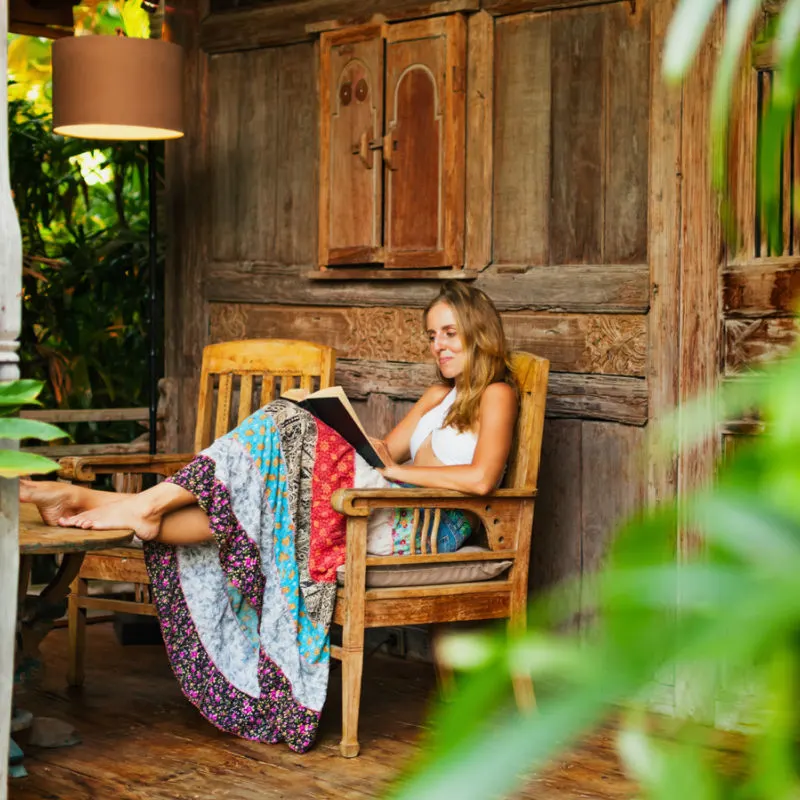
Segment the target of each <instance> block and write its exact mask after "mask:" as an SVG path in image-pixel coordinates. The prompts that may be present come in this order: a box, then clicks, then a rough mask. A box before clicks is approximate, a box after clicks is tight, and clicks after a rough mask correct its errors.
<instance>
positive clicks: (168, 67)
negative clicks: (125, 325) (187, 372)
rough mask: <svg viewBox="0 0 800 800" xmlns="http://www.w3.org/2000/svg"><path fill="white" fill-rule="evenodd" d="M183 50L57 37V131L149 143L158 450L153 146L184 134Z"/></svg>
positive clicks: (153, 406) (152, 412)
mask: <svg viewBox="0 0 800 800" xmlns="http://www.w3.org/2000/svg"><path fill="white" fill-rule="evenodd" d="M182 62H183V51H182V50H181V48H180V47H179V46H178V45H176V44H173V43H171V42H167V41H165V40H163V39H133V38H128V37H125V36H75V37H66V38H63V39H57V40H56V41H55V42H54V43H53V131H54V133H58V134H61V135H62V136H76V137H80V138H84V139H104V140H112V141H113V140H116V141H119V140H123V139H132V140H138V141H145V140H146V141H147V143H148V145H147V183H148V198H149V200H148V204H149V212H148V215H149V229H148V272H149V274H148V280H149V293H150V297H149V317H150V320H149V325H148V374H149V420H150V453H151V454H155V452H156V427H157V419H156V417H157V408H158V376H159V363H158V345H159V338H160V336H159V333H160V329H161V315H160V314H159V307H158V298H159V297H160V295H161V292H160V291H159V289H160V285H159V284H160V283H162V282H161V281H159V276H158V258H157V252H156V239H157V236H158V227H157V226H158V209H157V191H156V189H157V187H156V174H155V172H156V166H155V164H156V159H155V152H154V151H155V145H154V142H155V141H157V140H164V139H177V138H179V137H181V136H183V123H182V115H181V110H182V80H183V63H182Z"/></svg>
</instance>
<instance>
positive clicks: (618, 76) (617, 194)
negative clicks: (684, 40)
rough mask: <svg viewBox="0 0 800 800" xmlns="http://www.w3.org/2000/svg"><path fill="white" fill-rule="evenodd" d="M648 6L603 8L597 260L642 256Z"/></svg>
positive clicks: (647, 121)
mask: <svg viewBox="0 0 800 800" xmlns="http://www.w3.org/2000/svg"><path fill="white" fill-rule="evenodd" d="M650 8H651V6H650V5H649V4H648V3H645V2H642V3H639V4H638V5H637V7H636V13H635V14H632V13H631V8H630V6H629V5H628V4H627V3H617V4H615V5H612V6H609V7H608V8H605V9H603V14H604V17H605V31H604V37H605V49H604V53H603V63H604V81H605V86H604V89H603V96H604V98H605V102H604V109H605V127H604V140H605V155H604V160H603V161H604V164H603V167H604V168H603V173H604V174H603V187H604V190H603V203H604V209H603V261H604V262H609V263H612V264H626V263H629V264H635V263H639V262H641V261H644V260H645V259H646V258H647V199H648V182H647V178H648V175H647V172H648V154H649V146H648V144H649V143H648V136H649V132H650V84H651V77H650Z"/></svg>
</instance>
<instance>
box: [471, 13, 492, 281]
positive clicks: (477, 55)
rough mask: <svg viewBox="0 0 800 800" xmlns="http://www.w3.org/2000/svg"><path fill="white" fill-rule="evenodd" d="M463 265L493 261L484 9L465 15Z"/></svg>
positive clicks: (488, 46) (488, 27) (488, 43)
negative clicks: (465, 131) (465, 95)
mask: <svg viewBox="0 0 800 800" xmlns="http://www.w3.org/2000/svg"><path fill="white" fill-rule="evenodd" d="M466 157H467V167H466V200H465V214H466V222H465V231H464V236H465V241H464V266H465V268H466V269H470V270H481V269H484V267H487V266H488V265H489V264H490V263H491V262H492V206H491V204H489V203H487V198H488V197H491V196H492V183H493V174H494V19H492V17H491V16H489V15H488V14H486V13H485V12H482V11H481V12H479V13H477V14H472V15H470V16H469V17H468V18H467V142H466Z"/></svg>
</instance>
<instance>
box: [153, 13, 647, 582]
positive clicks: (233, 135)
mask: <svg viewBox="0 0 800 800" xmlns="http://www.w3.org/2000/svg"><path fill="white" fill-rule="evenodd" d="M386 1H387V2H388V0H386ZM653 2H654V0H647V1H645V0H640V1H639V2H637V3H636V4H635V10H633V7H632V4H630V3H629V2H612V3H605V4H599V5H586V4H585V3H581V2H580V0H576V2H575V3H573V4H572V5H574V6H577V7H575V8H553V10H546V11H524V12H523V13H515V14H504V13H503V5H502V4H497V9H499V12H498V10H497V9H495V13H497V15H496V16H494V17H493V18H492V19H493V23H494V37H495V45H494V70H495V72H494V82H493V90H494V149H493V154H492V155H493V163H494V174H493V190H492V193H491V196H490V197H487V198H486V202H487V203H491V204H492V206H493V215H492V238H491V249H492V264H491V265H490V266H489V267H488V268H487V269H485V270H484V271H482V272H481V273H480V274H479V276H478V277H477V279H476V280H475V284H476V285H478V286H480V287H481V288H483V289H484V290H485V291H487V292H488V293H489V295H490V296H491V297H492V298H493V299H494V300H495V302H496V303H497V305H498V307H499V308H500V310H501V312H502V314H503V319H504V323H505V326H506V329H507V331H508V333H509V337H510V340H511V342H512V345H513V346H514V347H517V348H523V349H530V350H532V351H535V352H537V353H539V354H540V355H543V356H546V357H547V358H549V359H550V360H551V362H552V370H553V372H552V377H551V385H550V391H549V394H548V422H547V424H546V429H545V440H544V454H543V460H542V469H541V476H540V501H539V504H538V507H537V512H536V521H535V531H534V534H535V539H534V541H535V544H534V557H533V564H532V571H531V574H532V579H531V580H532V585H533V586H535V587H537V588H538V587H542V586H545V585H548V584H550V583H552V582H553V581H555V580H557V579H560V578H563V577H566V576H568V575H575V574H582V573H583V572H586V571H588V570H590V569H592V568H593V567H595V566H596V565H597V564H598V563H599V562H600V561H601V560H602V557H603V553H604V552H605V545H606V542H607V540H608V537H609V536H610V534H611V532H612V530H613V528H614V526H615V524H616V522H617V520H618V519H619V518H620V516H622V515H624V514H626V513H628V512H629V511H630V510H631V509H633V508H634V507H636V506H637V505H639V504H640V503H641V502H643V498H644V493H645V484H646V472H647V470H646V466H645V465H644V463H643V462H642V461H641V448H642V445H643V442H644V432H645V426H646V423H647V421H648V418H649V411H648V383H647V374H648V369H649V364H648V352H649V341H650V337H651V331H650V330H649V324H648V311H649V309H650V266H649V264H648V228H647V213H648V153H649V146H648V142H649V135H650V134H649V125H650V103H651V96H650V95H651V86H650V75H651V69H650V62H651V53H650V37H651V30H650V24H651V20H650V8H651V6H652V5H653ZM395 4H397V3H395ZM477 5H478V4H477V3H476V4H475V7H476V8H477ZM534 5H537V4H536V3H531V4H530V6H534ZM539 5H542V4H539ZM553 5H555V6H559V5H563V4H560V3H555V4H551V7H552V6H553ZM512 6H513V4H512ZM530 6H529V7H530ZM267 9H272V6H268V7H266V8H265V13H266V11H267ZM512 10H513V9H512ZM238 13H241V14H245V13H246V14H250V13H251V12H250V11H248V12H229V13H228V14H227V16H226V17H225V19H226V20H228V22H229V21H230V20H231V19H234V18H235V17H236V14H238ZM269 13H270V14H273V15H274V14H275V13H276V12H275V11H274V10H270V11H269ZM221 18H222V15H220V19H221ZM215 19H216V16H215V15H214V14H212V15H211V16H210V17H208V18H207V20H206V22H204V23H203V25H204V26H205V28H204V30H205V33H204V34H203V33H201V43H202V42H203V41H206V40H207V39H208V38H209V37H210V36H211V35H212V33H211V32H213V30H214V25H215ZM241 19H243V17H241ZM228 22H226V26H225V31H226V32H225V36H226V37H228V38H226V39H225V42H226V43H225V49H226V50H227V51H226V52H221V51H220V50H219V49H217V48H215V47H212V46H211V45H209V44H208V42H206V50H207V52H203V51H202V50H195V51H194V52H195V53H196V54H197V55H196V58H197V62H196V67H195V69H196V70H199V74H200V75H201V76H202V78H198V77H197V76H195V78H194V83H192V84H191V85H190V90H191V91H192V92H194V95H193V101H194V103H195V106H194V109H193V110H192V113H193V114H194V119H195V122H194V125H193V127H192V128H191V129H192V130H193V131H196V135H195V139H194V140H193V141H194V144H193V147H194V150H193V151H192V153H193V158H194V161H193V162H192V163H188V161H186V160H185V161H184V163H183V165H182V167H181V169H182V170H183V173H182V174H183V175H184V178H183V181H184V188H183V189H182V191H183V192H184V195H183V196H184V198H185V201H186V205H192V204H195V205H196V207H198V208H202V209H205V211H204V212H203V213H202V214H200V213H199V212H198V216H197V219H198V220H200V221H201V223H202V224H200V225H197V224H195V223H194V221H193V220H192V218H191V215H190V212H189V211H188V210H187V209H186V207H181V215H182V216H180V217H179V218H178V220H177V224H176V228H174V230H175V235H176V237H177V238H178V239H179V240H180V241H181V245H180V248H181V252H183V253H184V255H182V257H181V259H180V260H179V265H180V269H179V270H177V271H176V272H175V274H174V275H173V277H172V278H171V284H170V287H171V288H170V299H169V301H168V314H167V323H168V344H167V350H168V352H170V349H171V347H172V345H171V344H170V342H179V343H181V344H180V347H179V348H178V349H176V351H175V353H174V355H172V356H171V357H170V361H169V368H170V370H171V372H172V373H173V374H181V375H182V376H183V377H184V383H185V385H186V387H187V388H186V389H185V398H184V401H185V403H186V406H185V407H186V408H187V414H186V419H185V420H184V424H183V427H182V433H181V435H182V437H183V438H182V445H183V446H188V445H189V444H190V441H191V436H190V422H189V420H190V419H191V415H190V413H188V409H191V408H192V404H191V403H190V402H189V399H190V396H191V386H190V383H189V377H188V376H189V374H190V373H191V372H192V371H193V370H195V369H196V364H197V360H198V358H199V353H200V350H201V348H202V346H203V345H204V344H206V343H208V342H210V341H221V340H228V339H237V338H244V337H259V336H288V337H301V338H308V339H313V340H317V341H321V342H325V343H327V344H330V345H333V346H335V347H336V349H337V352H338V355H339V367H338V379H339V380H340V382H341V383H342V384H343V385H344V386H345V387H346V389H347V391H348V393H349V394H350V395H351V396H352V397H353V398H354V399H355V401H356V404H357V405H358V410H359V413H360V414H363V416H364V419H365V422H366V424H367V427H368V428H370V429H371V430H372V431H373V432H375V433H383V432H385V431H386V429H387V428H388V427H390V426H391V425H392V424H394V422H395V421H396V420H397V419H399V418H400V417H401V416H402V415H403V414H404V413H405V412H406V411H407V410H408V408H409V407H410V404H411V403H412V402H413V400H414V399H415V398H416V397H418V396H419V394H420V393H421V391H422V389H423V388H424V387H425V386H426V385H427V383H428V382H429V381H430V380H431V377H432V375H433V370H432V368H431V367H430V365H429V364H428V362H427V353H426V346H425V342H424V339H423V337H422V333H421V321H422V320H421V309H422V308H423V307H424V306H425V305H426V304H427V302H428V301H429V299H430V298H431V297H432V296H433V295H434V294H435V293H436V291H437V286H438V284H437V282H436V281H420V280H405V281H395V280H391V281H389V280H383V281H379V280H374V281H312V280H308V279H307V277H306V274H307V273H308V272H309V270H311V269H313V268H314V266H315V265H314V259H315V252H316V230H317V209H316V202H317V201H316V198H317V149H318V142H317V91H318V88H317V81H316V63H317V49H316V45H315V43H314V42H313V41H301V42H297V43H294V44H288V45H286V46H275V47H261V48H259V47H253V44H252V43H253V36H254V35H256V34H254V33H253V32H252V31H250V32H249V33H246V34H245V33H244V32H243V33H242V34H241V36H242V42H243V44H242V47H241V49H237V47H236V44H235V41H234V42H233V43H232V42H231V40H230V37H231V36H232V35H233V34H232V33H231V31H234V30H235V29H234V28H233V27H231V25H229V24H228ZM231 24H232V23H231ZM217 30H222V29H221V28H219V27H218V28H217ZM220 35H221V34H220ZM204 37H205V39H204ZM245 39H246V42H247V43H246V44H245V43H244V42H245ZM191 102H192V101H191V100H190V104H191ZM186 175H194V177H195V180H194V181H190V180H188V179H187V178H186V177H185V176H186ZM194 193H196V194H194ZM176 202H177V201H176ZM178 205H180V204H179V203H178ZM193 207H194V206H193ZM189 254H190V255H191V263H190V260H189V257H188V256H189ZM182 281H185V282H186V285H188V286H190V287H191V291H195V287H197V289H198V291H199V292H200V298H201V302H200V305H201V306H202V308H197V307H192V308H189V301H187V300H186V298H185V297H183V298H182V297H181V295H182V292H183V291H184V288H183V286H184V284H183V283H182ZM169 304H171V306H169ZM170 308H171V309H172V313H170V312H169V309H170ZM170 337H171V338H170Z"/></svg>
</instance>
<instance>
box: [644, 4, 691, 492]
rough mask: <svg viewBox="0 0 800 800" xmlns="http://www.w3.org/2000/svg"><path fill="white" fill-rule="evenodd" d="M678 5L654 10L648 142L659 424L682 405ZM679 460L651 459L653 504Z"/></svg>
mask: <svg viewBox="0 0 800 800" xmlns="http://www.w3.org/2000/svg"><path fill="white" fill-rule="evenodd" d="M674 7H675V0H670V2H656V3H655V4H654V5H653V6H652V12H651V19H650V30H651V36H650V39H651V42H652V45H651V49H650V68H649V74H650V82H651V87H652V90H651V98H650V134H649V135H650V138H649V148H648V149H649V154H650V158H649V161H650V166H649V195H648V221H649V224H648V232H647V249H648V253H649V258H650V269H651V281H652V297H651V306H650V314H649V320H648V321H649V332H650V337H649V342H648V349H649V353H648V356H649V358H648V370H647V386H648V395H649V396H648V410H649V414H650V417H651V419H653V420H658V419H660V418H661V417H662V416H663V415H664V414H666V413H667V412H669V411H670V410H671V409H672V408H674V407H675V405H676V404H677V402H678V398H679V392H678V380H679V375H680V350H679V347H680V338H679V336H678V335H677V332H678V331H679V325H680V307H681V284H680V269H681V267H680V236H681V228H680V220H681V188H680V186H681V183H680V181H681V124H682V115H683V108H682V94H681V90H680V89H679V88H676V87H668V86H667V85H666V84H665V82H664V81H663V80H662V79H661V64H662V60H663V51H664V39H665V36H666V30H667V26H668V25H669V22H670V20H671V18H672V14H673V11H674ZM677 482H678V474H677V461H676V460H675V459H674V458H671V459H657V458H651V459H649V463H648V494H649V499H650V500H651V501H652V502H654V503H655V502H658V501H661V500H666V499H667V498H669V497H672V496H673V495H674V494H675V492H676V491H677Z"/></svg>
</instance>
